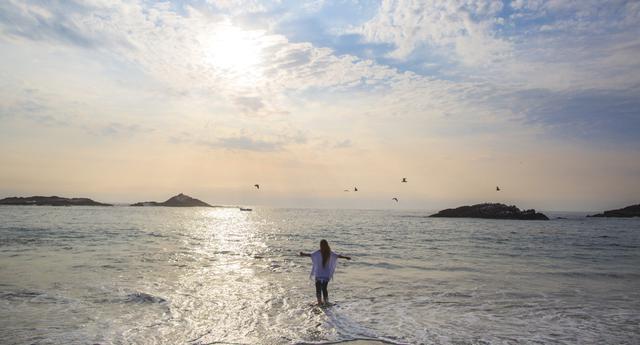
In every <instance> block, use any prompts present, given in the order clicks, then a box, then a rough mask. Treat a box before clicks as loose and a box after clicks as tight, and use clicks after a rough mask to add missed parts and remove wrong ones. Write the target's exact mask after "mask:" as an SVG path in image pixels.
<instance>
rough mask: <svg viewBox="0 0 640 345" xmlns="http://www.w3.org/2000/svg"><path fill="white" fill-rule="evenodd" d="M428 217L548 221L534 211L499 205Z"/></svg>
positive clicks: (453, 211) (473, 206) (452, 211)
mask: <svg viewBox="0 0 640 345" xmlns="http://www.w3.org/2000/svg"><path fill="white" fill-rule="evenodd" d="M429 217H446V218H486V219H520V220H549V218H548V217H547V216H545V215H544V214H542V213H539V212H536V210H534V209H531V210H520V209H519V208H517V207H516V206H507V205H504V204H499V203H493V204H492V203H485V204H477V205H472V206H461V207H458V208H448V209H446V210H442V211H440V212H438V213H436V214H432V215H430V216H429Z"/></svg>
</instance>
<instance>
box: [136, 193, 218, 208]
mask: <svg viewBox="0 0 640 345" xmlns="http://www.w3.org/2000/svg"><path fill="white" fill-rule="evenodd" d="M130 206H164V207H215V206H211V205H209V204H207V203H206V202H204V201H202V200H199V199H196V198H192V197H190V196H188V195H186V194H183V193H180V194H178V195H176V196H172V197H171V198H169V199H167V200H166V201H164V202H157V201H142V202H136V203H135V204H131V205H130Z"/></svg>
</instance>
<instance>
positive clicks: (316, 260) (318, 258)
mask: <svg viewBox="0 0 640 345" xmlns="http://www.w3.org/2000/svg"><path fill="white" fill-rule="evenodd" d="M311 262H312V264H313V265H312V266H311V274H310V275H309V277H310V278H311V279H314V280H331V278H333V273H334V272H335V271H336V266H337V265H338V254H336V253H334V252H331V255H330V256H329V262H327V265H326V266H322V253H320V250H316V251H315V252H313V253H311Z"/></svg>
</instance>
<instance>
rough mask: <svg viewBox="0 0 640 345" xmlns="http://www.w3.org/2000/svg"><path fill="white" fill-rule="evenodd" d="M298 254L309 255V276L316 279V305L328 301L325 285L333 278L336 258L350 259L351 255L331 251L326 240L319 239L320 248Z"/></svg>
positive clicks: (336, 262)
mask: <svg viewBox="0 0 640 345" xmlns="http://www.w3.org/2000/svg"><path fill="white" fill-rule="evenodd" d="M300 256H308V257H311V264H312V266H311V274H310V275H309V277H310V278H311V279H314V280H315V281H316V297H317V298H318V305H322V304H327V303H329V292H328V291H327V286H328V285H329V281H330V280H331V278H333V273H334V272H335V270H336V266H337V264H338V259H347V260H351V257H349V256H344V255H339V254H336V253H334V252H332V251H331V247H329V242H327V240H322V241H320V250H316V251H315V252H313V253H304V252H300ZM323 298H324V301H323Z"/></svg>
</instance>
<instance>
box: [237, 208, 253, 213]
mask: <svg viewBox="0 0 640 345" xmlns="http://www.w3.org/2000/svg"><path fill="white" fill-rule="evenodd" d="M240 211H247V212H250V211H253V209H250V208H244V207H240Z"/></svg>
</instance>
